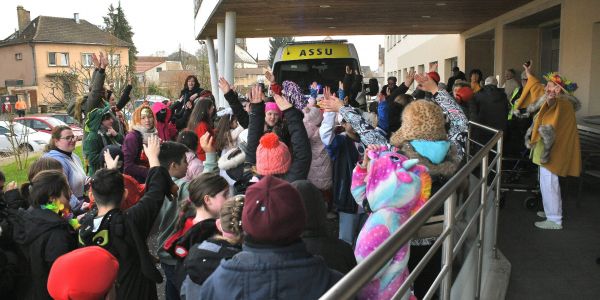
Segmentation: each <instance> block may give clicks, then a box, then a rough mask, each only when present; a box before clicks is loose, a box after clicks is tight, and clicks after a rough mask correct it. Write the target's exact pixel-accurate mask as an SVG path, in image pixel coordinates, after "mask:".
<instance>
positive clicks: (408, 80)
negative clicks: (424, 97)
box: [404, 70, 415, 87]
mask: <svg viewBox="0 0 600 300" xmlns="http://www.w3.org/2000/svg"><path fill="white" fill-rule="evenodd" d="M414 81H415V70H410V71H408V74H407V75H406V78H405V79H404V85H405V86H406V87H410V86H411V85H412V84H413V82H414Z"/></svg>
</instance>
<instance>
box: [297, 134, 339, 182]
mask: <svg viewBox="0 0 600 300" xmlns="http://www.w3.org/2000/svg"><path fill="white" fill-rule="evenodd" d="M304 126H306V133H307V134H308V139H309V140H310V148H311V152H312V161H311V163H310V170H309V171H308V181H310V182H311V183H312V184H314V185H315V186H316V187H317V188H318V189H319V190H322V191H323V190H329V189H330V188H331V182H332V178H331V168H332V165H331V158H329V154H327V150H326V149H325V145H323V142H322V141H321V136H320V135H319V128H318V127H317V126H315V125H313V124H310V123H308V122H304Z"/></svg>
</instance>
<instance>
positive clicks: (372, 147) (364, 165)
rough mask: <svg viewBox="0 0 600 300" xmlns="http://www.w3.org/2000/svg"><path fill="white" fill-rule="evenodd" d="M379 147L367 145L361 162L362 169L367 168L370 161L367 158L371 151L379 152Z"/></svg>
mask: <svg viewBox="0 0 600 300" xmlns="http://www.w3.org/2000/svg"><path fill="white" fill-rule="evenodd" d="M379 148H380V146H378V145H368V146H367V149H365V155H364V157H363V161H362V164H361V166H362V168H363V169H366V168H367V167H368V166H369V162H370V161H371V158H370V157H369V152H371V151H377V150H379Z"/></svg>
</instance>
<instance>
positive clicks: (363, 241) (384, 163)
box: [352, 146, 431, 299]
mask: <svg viewBox="0 0 600 300" xmlns="http://www.w3.org/2000/svg"><path fill="white" fill-rule="evenodd" d="M367 155H368V156H369V158H370V163H369V165H368V167H367V168H368V169H365V168H363V167H362V166H361V165H357V166H356V167H355V168H354V172H353V174H352V195H353V196H354V199H355V200H356V202H357V203H358V205H361V206H362V205H363V200H365V199H367V201H368V205H369V208H370V210H371V211H372V213H371V215H370V216H369V218H368V219H367V221H366V223H365V225H364V226H363V228H362V230H361V231H360V233H359V235H358V240H357V242H356V249H355V250H354V255H355V256H356V261H357V262H358V263H359V264H360V263H361V262H362V261H363V260H364V259H365V258H366V257H367V256H368V255H369V254H371V252H373V251H374V250H375V249H377V247H379V245H380V244H382V243H383V242H384V241H385V240H386V239H387V238H388V237H389V236H391V235H392V234H393V233H394V232H395V231H396V230H397V229H398V228H400V226H402V224H404V223H405V222H406V221H407V220H408V219H409V217H410V216H411V215H412V214H413V213H414V212H416V211H417V210H418V209H419V208H420V207H421V206H422V205H423V204H424V203H425V201H427V199H429V195H430V193H431V177H430V176H429V173H428V171H427V168H426V167H424V166H422V165H418V164H417V163H418V160H417V159H408V158H407V157H405V156H403V155H401V154H398V153H397V152H396V148H394V147H392V148H388V147H387V146H381V147H379V148H378V149H377V150H376V151H369V152H368V153H367ZM408 258H409V246H408V244H407V245H404V246H402V248H401V249H400V250H399V251H398V253H396V255H395V256H394V257H393V258H392V260H391V261H390V262H388V264H387V265H385V266H384V267H383V268H382V269H381V270H380V271H379V272H378V273H377V274H376V275H375V278H374V279H373V280H372V281H371V282H369V283H368V284H367V285H366V286H365V287H364V288H363V289H362V290H361V291H360V292H359V294H358V298H359V299H391V298H392V296H393V295H394V294H395V293H396V291H397V290H398V289H399V288H400V286H401V285H402V283H404V281H405V280H406V278H407V277H408V274H409V272H408V268H407V264H408ZM409 296H410V292H407V293H406V294H405V295H403V297H402V299H409Z"/></svg>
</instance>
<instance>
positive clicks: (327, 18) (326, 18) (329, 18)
mask: <svg viewBox="0 0 600 300" xmlns="http://www.w3.org/2000/svg"><path fill="white" fill-rule="evenodd" d="M325 20H333V18H332V17H325Z"/></svg>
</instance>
